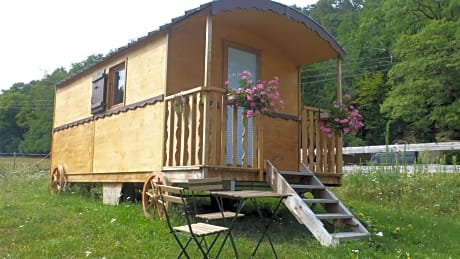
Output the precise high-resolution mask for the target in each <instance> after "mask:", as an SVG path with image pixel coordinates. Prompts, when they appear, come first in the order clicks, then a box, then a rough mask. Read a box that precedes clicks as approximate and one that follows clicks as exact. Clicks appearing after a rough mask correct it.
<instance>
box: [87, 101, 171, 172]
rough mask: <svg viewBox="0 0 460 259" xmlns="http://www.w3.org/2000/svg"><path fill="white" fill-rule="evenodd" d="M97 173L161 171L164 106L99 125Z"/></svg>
mask: <svg viewBox="0 0 460 259" xmlns="http://www.w3.org/2000/svg"><path fill="white" fill-rule="evenodd" d="M95 127H96V128H95V136H94V162H93V163H94V169H93V171H94V173H115V172H142V171H154V170H157V171H159V170H160V169H161V161H162V153H161V150H162V145H163V142H162V138H163V135H162V127H163V104H162V103H157V104H155V105H150V106H146V107H144V108H139V109H136V110H133V111H129V112H126V113H120V114H118V115H116V116H110V117H105V118H102V119H99V120H97V121H96V125H95Z"/></svg>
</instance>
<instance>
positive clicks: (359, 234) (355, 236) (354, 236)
mask: <svg viewBox="0 0 460 259" xmlns="http://www.w3.org/2000/svg"><path fill="white" fill-rule="evenodd" d="M332 236H333V237H335V238H338V239H341V240H346V239H358V238H363V237H367V236H369V233H363V232H338V233H333V234H332Z"/></svg>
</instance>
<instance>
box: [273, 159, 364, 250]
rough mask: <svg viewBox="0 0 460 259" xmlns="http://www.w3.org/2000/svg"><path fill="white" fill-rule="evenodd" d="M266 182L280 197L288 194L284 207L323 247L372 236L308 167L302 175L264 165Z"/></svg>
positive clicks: (303, 170) (303, 168) (303, 167)
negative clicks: (282, 194)
mask: <svg viewBox="0 0 460 259" xmlns="http://www.w3.org/2000/svg"><path fill="white" fill-rule="evenodd" d="M265 171H266V173H267V182H268V183H269V184H270V185H271V187H272V188H273V190H275V191H276V192H278V193H289V194H291V196H290V197H288V198H287V199H285V200H284V204H285V205H286V207H287V208H288V209H289V210H290V211H291V213H292V215H294V216H295V218H296V219H297V221H298V222H299V223H300V224H303V225H305V226H306V227H307V228H308V230H310V232H311V233H312V234H313V236H314V237H315V238H316V239H318V241H319V242H320V243H321V245H323V246H334V245H337V244H339V243H340V242H341V241H343V240H352V239H360V238H364V237H367V236H368V235H369V232H368V231H367V229H366V228H365V227H364V226H363V225H362V224H361V222H359V221H358V220H357V219H356V217H355V216H353V214H352V213H351V212H350V211H349V210H348V209H347V208H346V207H345V206H344V205H343V203H342V202H340V200H339V199H337V197H336V196H335V195H334V194H333V193H332V192H330V191H329V190H327V189H326V186H324V184H322V183H321V181H320V180H319V179H318V178H317V177H316V176H315V174H314V173H313V172H312V171H310V169H308V168H307V167H306V166H305V165H303V164H301V165H300V171H299V172H292V171H278V170H277V169H276V168H275V167H274V166H273V164H272V163H271V162H270V161H266V162H265Z"/></svg>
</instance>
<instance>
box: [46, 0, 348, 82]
mask: <svg viewBox="0 0 460 259" xmlns="http://www.w3.org/2000/svg"><path fill="white" fill-rule="evenodd" d="M208 7H211V14H212V15H216V14H218V13H219V12H222V11H232V10H234V9H257V10H264V11H272V12H274V13H276V14H279V15H284V16H286V17H288V18H289V19H292V20H294V21H297V22H299V23H302V24H303V25H304V26H305V27H307V28H308V29H310V30H312V31H314V32H316V33H317V34H318V35H319V37H320V38H322V39H324V40H325V41H327V42H328V43H329V45H330V46H331V48H333V49H334V50H335V51H336V52H337V53H338V55H339V57H340V58H341V59H343V57H344V56H345V51H344V50H343V48H342V47H341V46H340V45H339V43H338V42H337V41H336V40H335V39H334V37H333V36H332V35H331V34H330V33H329V32H328V31H326V30H325V29H324V28H323V27H322V26H321V25H319V24H318V23H317V22H315V21H314V20H313V19H311V18H310V17H309V16H308V15H306V14H304V13H302V12H300V11H298V10H296V9H294V8H292V7H289V6H286V5H283V4H280V3H277V2H273V1H267V0H252V1H248V0H216V1H212V2H209V3H206V4H202V5H201V6H200V7H197V8H194V9H191V10H188V11H186V12H185V14H184V15H182V16H179V17H176V18H173V19H172V20H171V22H170V23H167V24H165V25H162V26H160V27H159V28H158V29H157V30H154V31H151V32H149V33H148V34H147V35H145V36H143V37H140V38H137V39H136V40H134V41H132V42H130V43H128V44H127V45H125V46H123V47H120V48H118V49H116V50H115V51H112V52H110V53H109V54H108V55H107V56H105V57H104V58H103V59H102V60H100V61H99V62H97V63H95V64H93V65H92V66H89V67H87V68H86V69H84V70H82V71H80V72H79V73H76V74H73V75H70V76H69V77H67V78H66V79H64V80H62V81H61V82H59V83H57V84H56V85H55V87H60V86H63V85H64V84H66V83H68V82H70V81H72V80H74V79H76V78H77V77H78V76H79V75H81V74H83V73H86V72H88V71H89V70H91V69H93V68H94V67H96V66H98V65H100V64H102V63H103V62H105V61H107V60H108V59H110V58H112V57H113V56H115V55H117V54H119V53H120V52H122V51H125V50H128V49H130V48H132V47H135V46H138V45H139V44H141V43H143V42H145V41H147V40H149V39H151V38H153V37H154V36H155V35H157V34H158V33H159V32H162V31H165V30H168V29H169V28H170V27H171V26H173V25H175V24H177V23H179V22H181V21H183V20H185V19H187V18H188V17H190V16H192V15H194V14H196V13H198V12H200V11H202V10H204V9H206V8H208Z"/></svg>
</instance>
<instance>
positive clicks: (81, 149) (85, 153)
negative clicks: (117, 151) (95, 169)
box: [51, 122, 94, 174]
mask: <svg viewBox="0 0 460 259" xmlns="http://www.w3.org/2000/svg"><path fill="white" fill-rule="evenodd" d="M93 134H94V122H90V123H85V124H82V125H79V126H78V127H72V128H68V129H65V130H61V131H58V132H54V133H53V143H52V145H53V146H52V150H53V153H52V155H51V168H55V167H57V165H58V164H62V165H64V168H65V170H66V173H67V174H78V173H91V172H92V162H93V160H92V159H93V141H94V139H93Z"/></svg>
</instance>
